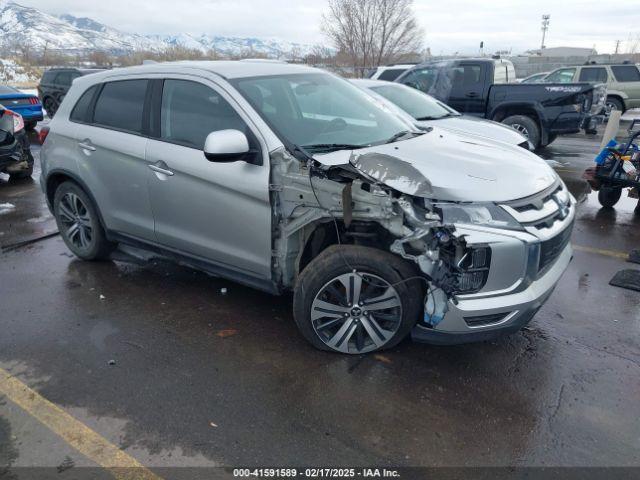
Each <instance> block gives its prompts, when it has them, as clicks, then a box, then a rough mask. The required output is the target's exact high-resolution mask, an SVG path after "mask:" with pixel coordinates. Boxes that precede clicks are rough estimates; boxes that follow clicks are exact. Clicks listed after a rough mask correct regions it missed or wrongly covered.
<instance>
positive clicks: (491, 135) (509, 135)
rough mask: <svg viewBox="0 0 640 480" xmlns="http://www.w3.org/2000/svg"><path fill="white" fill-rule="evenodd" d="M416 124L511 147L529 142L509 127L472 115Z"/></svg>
mask: <svg viewBox="0 0 640 480" xmlns="http://www.w3.org/2000/svg"><path fill="white" fill-rule="evenodd" d="M416 123H417V124H418V125H419V126H421V127H440V128H443V129H445V130H449V131H452V132H454V133H459V134H461V135H465V134H470V135H474V136H475V135H478V136H481V137H485V138H488V139H491V140H498V141H500V142H505V143H509V144H511V145H519V144H521V143H522V142H526V141H527V139H526V137H525V136H524V135H522V134H520V133H519V132H517V131H515V130H514V129H513V128H511V127H509V126H507V125H503V124H502V123H498V122H493V121H491V120H485V119H484V118H478V117H473V116H470V115H460V116H459V117H447V118H441V119H438V120H424V121H420V122H416Z"/></svg>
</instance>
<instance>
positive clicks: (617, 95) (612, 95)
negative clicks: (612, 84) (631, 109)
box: [607, 92, 627, 111]
mask: <svg viewBox="0 0 640 480" xmlns="http://www.w3.org/2000/svg"><path fill="white" fill-rule="evenodd" d="M610 98H615V99H616V100H618V101H619V102H620V103H621V104H622V108H623V109H624V110H625V111H626V110H627V104H626V102H625V101H624V98H623V96H622V95H621V94H620V93H619V92H607V100H608V99H610Z"/></svg>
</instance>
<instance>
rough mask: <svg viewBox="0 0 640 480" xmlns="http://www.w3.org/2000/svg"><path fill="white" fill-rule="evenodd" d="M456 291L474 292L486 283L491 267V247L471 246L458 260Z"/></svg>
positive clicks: (461, 292) (460, 292)
mask: <svg viewBox="0 0 640 480" xmlns="http://www.w3.org/2000/svg"><path fill="white" fill-rule="evenodd" d="M458 266H459V267H460V276H459V277H458V290H457V293H459V294H465V293H476V292H478V291H479V290H480V289H482V287H484V286H485V284H486V283H487V278H489V269H490V267H491V248H490V247H488V246H479V245H478V246H473V247H470V248H469V251H468V252H467V253H466V254H465V256H464V257H462V259H461V260H460V262H459V264H458Z"/></svg>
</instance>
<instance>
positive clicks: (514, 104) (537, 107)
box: [487, 101, 547, 123]
mask: <svg viewBox="0 0 640 480" xmlns="http://www.w3.org/2000/svg"><path fill="white" fill-rule="evenodd" d="M518 107H520V108H526V109H529V110H534V111H535V112H536V114H537V115H538V122H540V123H546V122H547V117H546V115H545V113H544V107H543V106H542V104H541V103H540V102H522V101H510V102H500V103H499V104H498V105H496V106H495V107H492V108H491V110H490V111H489V115H487V118H488V119H489V120H491V119H493V117H495V115H496V113H497V112H499V111H500V110H503V109H505V110H506V109H510V108H518Z"/></svg>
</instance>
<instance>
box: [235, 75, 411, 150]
mask: <svg viewBox="0 0 640 480" xmlns="http://www.w3.org/2000/svg"><path fill="white" fill-rule="evenodd" d="M232 83H233V84H234V86H235V87H236V88H237V89H238V90H239V91H240V93H241V94H242V95H243V96H244V97H245V98H246V99H247V101H248V102H249V103H251V105H252V106H253V107H254V108H255V109H256V111H257V112H258V113H259V114H260V116H262V118H263V119H264V120H265V121H266V122H267V123H268V124H269V125H270V126H271V128H273V129H274V131H275V132H276V134H277V135H279V136H280V137H281V139H282V140H283V141H286V142H288V143H289V144H294V145H298V146H302V147H307V148H309V150H310V151H314V150H315V151H318V150H322V149H324V150H332V149H334V150H336V149H342V148H345V149H346V148H358V147H364V146H369V145H376V144H382V143H386V142H388V141H390V140H391V139H398V140H399V139H401V138H402V135H399V134H400V133H402V132H407V131H408V130H409V131H413V130H414V128H413V126H412V125H409V124H408V123H405V122H404V121H403V120H401V119H400V118H399V117H397V116H396V115H395V114H393V113H391V112H390V111H388V110H387V109H385V108H384V107H383V106H381V105H379V103H378V102H376V101H375V100H374V99H372V98H371V97H369V96H368V95H367V94H366V93H365V92H363V91H361V90H360V89H359V88H357V87H355V86H353V85H351V84H350V83H349V82H347V81H346V80H342V79H340V78H337V77H334V76H333V75H329V74H326V73H303V74H293V75H277V76H263V77H249V78H239V79H236V80H234V81H232ZM332 146H333V148H332ZM314 147H316V148H315V149H314Z"/></svg>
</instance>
